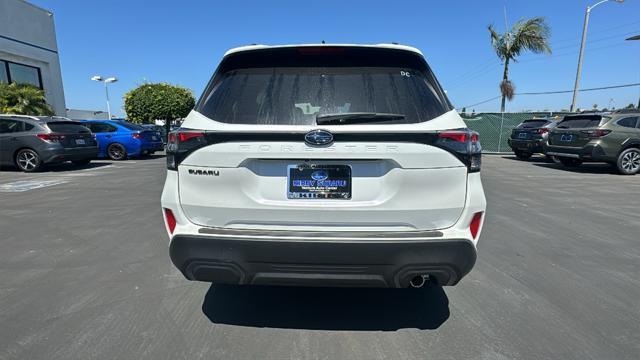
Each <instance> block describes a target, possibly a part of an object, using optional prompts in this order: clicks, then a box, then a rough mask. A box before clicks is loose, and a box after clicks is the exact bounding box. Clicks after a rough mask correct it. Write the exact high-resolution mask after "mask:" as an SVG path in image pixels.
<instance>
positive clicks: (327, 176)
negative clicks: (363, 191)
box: [287, 163, 353, 200]
mask: <svg viewBox="0 0 640 360" xmlns="http://www.w3.org/2000/svg"><path fill="white" fill-rule="evenodd" d="M352 184H353V181H352V169H351V166H350V165H346V164H306V163H305V164H292V165H288V166H287V199H291V200H308V199H311V200H350V199H351V197H352V194H353V193H352Z"/></svg>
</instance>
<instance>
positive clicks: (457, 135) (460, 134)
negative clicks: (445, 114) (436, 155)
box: [438, 131, 478, 142]
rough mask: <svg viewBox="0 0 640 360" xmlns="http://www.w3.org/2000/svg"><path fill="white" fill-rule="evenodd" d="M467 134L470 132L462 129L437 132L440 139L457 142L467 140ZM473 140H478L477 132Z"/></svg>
mask: <svg viewBox="0 0 640 360" xmlns="http://www.w3.org/2000/svg"><path fill="white" fill-rule="evenodd" d="M469 136H470V134H469V133H468V132H464V131H444V132H441V133H438V138H440V139H446V140H453V141H457V142H465V141H467V138H469ZM475 141H478V136H477V134H476V140H475Z"/></svg>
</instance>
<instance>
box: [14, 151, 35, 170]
mask: <svg viewBox="0 0 640 360" xmlns="http://www.w3.org/2000/svg"><path fill="white" fill-rule="evenodd" d="M14 160H15V163H16V166H17V167H18V169H20V170H21V171H24V172H35V171H38V170H40V169H41V168H42V160H41V159H40V155H38V153H37V152H35V151H34V150H31V149H22V150H20V151H18V153H16V158H15V159H14Z"/></svg>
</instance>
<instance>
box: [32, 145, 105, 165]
mask: <svg viewBox="0 0 640 360" xmlns="http://www.w3.org/2000/svg"><path fill="white" fill-rule="evenodd" d="M39 155H40V157H41V158H42V161H43V162H44V163H45V164H47V163H56V162H63V161H79V160H87V159H95V158H97V157H98V147H97V146H87V147H81V148H63V147H56V148H49V149H45V150H40V151H39Z"/></svg>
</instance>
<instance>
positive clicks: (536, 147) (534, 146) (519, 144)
mask: <svg viewBox="0 0 640 360" xmlns="http://www.w3.org/2000/svg"><path fill="white" fill-rule="evenodd" d="M543 142H544V140H542V139H538V140H518V139H507V143H508V144H509V146H510V147H511V149H512V150H514V151H515V150H519V151H527V152H530V153H541V152H542V151H543Z"/></svg>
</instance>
